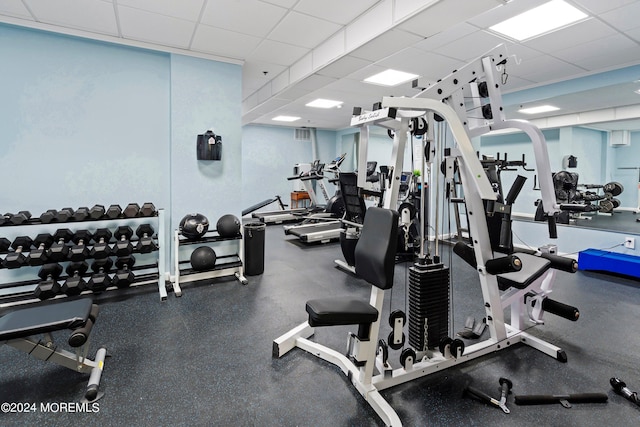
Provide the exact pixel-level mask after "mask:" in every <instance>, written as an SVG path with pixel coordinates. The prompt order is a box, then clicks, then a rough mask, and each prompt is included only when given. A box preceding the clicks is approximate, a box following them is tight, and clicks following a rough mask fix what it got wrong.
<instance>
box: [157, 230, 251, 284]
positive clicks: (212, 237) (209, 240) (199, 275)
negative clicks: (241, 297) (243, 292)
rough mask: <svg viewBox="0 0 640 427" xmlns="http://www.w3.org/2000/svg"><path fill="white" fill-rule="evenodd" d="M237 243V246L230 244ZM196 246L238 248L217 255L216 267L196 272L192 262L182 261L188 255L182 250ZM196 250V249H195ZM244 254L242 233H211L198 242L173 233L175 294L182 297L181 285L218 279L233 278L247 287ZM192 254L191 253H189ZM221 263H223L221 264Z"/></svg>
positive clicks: (172, 280) (176, 232) (173, 281)
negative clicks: (227, 235) (224, 234)
mask: <svg viewBox="0 0 640 427" xmlns="http://www.w3.org/2000/svg"><path fill="white" fill-rule="evenodd" d="M229 242H231V243H237V245H233V244H230V243H229ZM194 245H201V246H202V245H211V246H214V245H215V246H216V247H218V248H220V249H223V250H224V249H229V248H230V247H232V246H237V252H235V253H233V252H232V253H227V251H224V252H222V251H221V252H220V254H216V264H215V266H214V267H213V268H212V269H210V270H207V271H196V270H194V269H192V268H191V267H190V261H189V260H188V259H187V260H181V257H184V256H186V255H187V252H186V251H182V252H181V251H180V248H185V247H189V246H194ZM194 249H195V248H194ZM243 253H244V243H243V239H242V233H241V232H238V234H236V235H235V236H231V237H222V236H220V235H219V234H218V232H217V231H209V232H207V233H206V234H205V235H204V236H203V237H202V238H200V239H196V240H190V239H187V238H185V237H184V236H182V234H181V233H180V231H178V230H174V233H173V267H174V268H173V271H174V272H175V274H174V275H173V276H171V277H170V279H171V283H172V286H173V292H174V293H175V294H176V296H177V297H180V296H182V288H181V287H180V283H187V282H196V281H199V280H206V279H216V278H219V277H227V276H233V277H235V278H236V279H238V281H239V282H240V283H242V284H243V285H246V284H247V283H248V281H247V278H246V277H245V276H244V262H243V259H242V254H243ZM188 254H189V255H190V254H191V251H189V252H188ZM219 261H223V262H222V263H220V262H219Z"/></svg>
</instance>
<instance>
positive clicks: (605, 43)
mask: <svg viewBox="0 0 640 427" xmlns="http://www.w3.org/2000/svg"><path fill="white" fill-rule="evenodd" d="M594 52H597V55H594ZM554 56H557V57H559V58H562V59H563V60H565V61H569V62H572V63H574V64H576V65H577V66H580V67H583V68H585V69H587V70H597V69H599V68H609V69H612V68H620V67H622V66H624V65H628V64H630V63H637V62H638V61H640V46H638V44H637V43H635V42H633V41H631V40H629V39H628V38H626V37H625V36H622V35H615V36H611V37H606V38H603V39H598V40H594V41H592V42H589V43H584V44H581V45H578V46H573V47H571V48H569V49H565V50H562V51H559V52H556V53H555V54H554Z"/></svg>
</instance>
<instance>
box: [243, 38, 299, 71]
mask: <svg viewBox="0 0 640 427" xmlns="http://www.w3.org/2000/svg"><path fill="white" fill-rule="evenodd" d="M308 52H309V49H305V48H303V47H299V46H293V45H290V44H288V43H281V42H277V41H274V40H264V41H263V42H262V43H260V45H259V46H258V47H257V48H256V49H255V50H254V51H253V52H252V53H251V54H250V55H249V57H248V60H251V61H263V62H271V63H273V64H278V65H285V66H289V65H292V64H293V63H294V62H296V61H297V60H299V59H300V58H302V57H303V56H304V55H306V54H307V53H308Z"/></svg>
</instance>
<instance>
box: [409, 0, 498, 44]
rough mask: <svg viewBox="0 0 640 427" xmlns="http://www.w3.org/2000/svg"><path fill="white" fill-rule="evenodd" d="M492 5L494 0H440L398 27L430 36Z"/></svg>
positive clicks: (494, 3) (494, 5) (493, 5)
mask: <svg viewBox="0 0 640 427" xmlns="http://www.w3.org/2000/svg"><path fill="white" fill-rule="evenodd" d="M494 7H496V1H495V0H473V1H469V0H440V1H439V2H438V3H436V4H434V5H433V6H431V7H428V8H426V9H425V10H423V11H422V12H420V13H419V14H417V15H416V16H414V17H412V18H410V19H408V20H407V21H405V22H403V23H402V24H400V26H399V29H402V30H406V31H409V32H412V33H414V34H418V35H421V36H423V37H430V36H432V35H434V34H438V33H439V32H441V31H443V30H445V29H447V28H449V27H451V26H453V25H456V24H459V23H460V22H463V21H465V20H466V19H469V18H472V17H474V16H476V15H478V14H479V13H482V12H484V11H486V10H489V9H491V8H494Z"/></svg>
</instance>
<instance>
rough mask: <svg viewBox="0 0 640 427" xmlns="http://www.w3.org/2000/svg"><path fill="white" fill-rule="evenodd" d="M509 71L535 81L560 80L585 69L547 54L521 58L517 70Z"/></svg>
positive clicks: (581, 72)
mask: <svg viewBox="0 0 640 427" xmlns="http://www.w3.org/2000/svg"><path fill="white" fill-rule="evenodd" d="M509 72H511V73H513V74H515V75H517V76H519V77H521V78H523V79H527V80H531V81H533V82H536V83H542V82H545V81H549V80H561V79H563V78H566V77H568V76H571V75H576V74H584V72H585V69H583V68H579V67H576V66H575V65H572V64H569V63H567V62H565V61H561V60H560V59H557V58H554V57H552V56H549V55H543V56H539V57H537V58H534V59H531V60H527V59H523V60H522V62H521V63H520V65H519V66H518V67H517V70H513V69H509Z"/></svg>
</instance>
